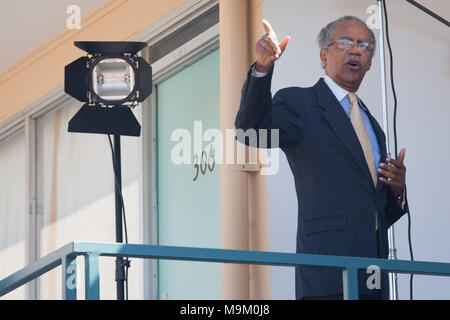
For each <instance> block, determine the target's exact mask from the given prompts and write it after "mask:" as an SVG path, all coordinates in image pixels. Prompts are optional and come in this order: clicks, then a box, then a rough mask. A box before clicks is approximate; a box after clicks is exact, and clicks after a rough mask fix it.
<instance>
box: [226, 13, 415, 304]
mask: <svg viewBox="0 0 450 320" xmlns="http://www.w3.org/2000/svg"><path fill="white" fill-rule="evenodd" d="M263 26H264V28H265V30H266V34H265V35H264V36H263V37H262V38H261V39H260V40H259V41H258V42H257V44H256V57H257V59H256V63H255V64H254V65H253V66H252V67H251V69H250V71H249V74H248V78H247V80H246V82H245V84H244V87H243V89H242V99H241V105H240V108H239V112H238V114H237V117H236V122H235V125H236V128H237V129H243V130H248V129H256V130H258V129H268V130H274V129H276V130H279V137H280V139H279V147H280V148H281V149H282V150H283V151H284V152H285V154H286V157H287V159H288V162H289V165H290V168H291V170H292V173H293V175H294V180H295V188H296V192H297V199H298V226H297V252H298V253H313V254H329V255H343V256H358V257H374V258H375V257H376V258H387V257H388V240H387V230H388V228H389V227H390V226H391V225H392V224H393V223H394V222H395V221H397V220H398V219H399V218H400V217H401V216H402V215H403V214H405V213H406V211H407V208H404V201H403V192H404V186H405V172H406V168H405V166H404V164H403V161H404V158H405V150H404V149H402V150H401V151H400V153H399V155H398V158H397V160H395V159H388V158H387V153H386V144H385V135H384V133H383V131H382V129H381V128H380V126H379V124H378V123H377V121H376V120H375V118H373V117H372V115H371V114H370V113H369V110H368V108H367V107H366V106H365V104H364V103H363V102H362V100H361V99H359V98H358V96H357V94H356V92H357V90H358V88H359V86H360V84H361V82H362V80H363V78H364V75H365V74H366V72H367V71H368V70H369V69H370V67H371V61H372V58H373V55H374V52H375V47H376V43H375V37H374V35H373V32H372V31H371V30H370V29H369V28H368V27H367V25H366V24H365V23H364V22H363V21H362V20H360V19H358V18H356V17H353V16H346V17H343V18H340V19H338V20H336V21H333V22H331V23H329V24H328V25H327V26H326V27H325V28H323V29H322V30H321V31H320V33H319V36H318V42H319V46H320V59H321V62H322V65H323V68H324V70H325V75H324V77H323V78H321V79H320V80H319V81H318V82H317V83H316V84H315V85H314V86H313V87H310V88H299V87H291V88H285V89H282V90H280V91H278V92H277V94H276V95H275V96H274V97H273V98H272V95H271V91H270V86H271V78H272V73H273V69H274V63H275V61H277V60H278V59H279V58H280V57H281V55H282V54H283V52H284V51H285V49H286V46H287V45H288V43H289V41H290V38H289V37H284V38H283V39H282V41H281V42H278V40H277V37H276V35H275V32H274V31H273V29H272V27H271V26H270V24H269V23H268V22H267V21H265V20H263ZM238 139H239V137H238ZM242 142H245V143H247V144H249V143H250V142H249V141H248V140H245V141H242ZM258 143H259V141H258ZM258 145H259V144H258ZM261 146H264V147H277V146H270V145H268V146H267V145H266V144H265V143H264V144H263V143H261ZM369 276H371V274H367V273H366V272H365V270H360V272H359V293H360V298H361V299H387V298H388V292H389V288H388V286H389V284H388V281H387V275H386V274H384V273H382V277H381V285H379V286H376V285H375V288H373V287H374V286H368V285H367V279H368V277H369ZM296 297H297V299H311V298H312V299H342V298H343V281H342V271H340V270H334V269H327V268H312V267H297V268H296Z"/></svg>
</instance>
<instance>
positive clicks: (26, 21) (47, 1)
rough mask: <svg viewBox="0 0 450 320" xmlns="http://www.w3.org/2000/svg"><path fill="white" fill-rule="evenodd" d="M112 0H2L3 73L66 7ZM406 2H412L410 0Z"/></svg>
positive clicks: (430, 2) (438, 6) (51, 31)
mask: <svg viewBox="0 0 450 320" xmlns="http://www.w3.org/2000/svg"><path fill="white" fill-rule="evenodd" d="M108 1H109V0H0V39H1V40H2V45H1V51H0V73H2V72H3V71H5V70H7V69H8V68H10V67H12V66H13V65H15V64H16V63H18V62H19V61H20V60H21V59H23V58H25V57H26V56H27V55H29V54H31V53H32V52H33V51H34V50H36V49H38V48H39V47H41V46H42V45H44V44H45V43H46V42H48V41H50V40H51V39H53V38H55V37H56V36H58V35H59V34H61V33H63V32H64V31H66V30H67V27H66V21H67V19H68V18H69V16H70V15H69V14H67V13H66V11H67V8H68V7H69V6H70V5H78V6H79V7H80V9H81V16H82V17H85V16H88V15H89V14H90V13H92V12H93V11H95V10H96V9H98V8H99V7H101V6H102V5H104V4H105V3H107V2H108ZM448 1H449V0H418V2H420V3H422V4H423V5H425V6H427V7H428V8H429V9H431V10H433V11H435V12H436V13H438V14H439V15H441V16H442V17H444V18H446V19H449V18H450V12H448V9H446V8H448V7H447V5H448ZM374 3H375V0H374ZM404 5H405V6H410V4H408V3H407V2H406V1H405V3H404ZM418 14H419V13H418ZM422 14H425V13H422ZM430 19H431V18H430ZM430 21H431V20H430ZM430 23H431V22H430ZM435 23H438V22H435ZM81 27H83V25H81Z"/></svg>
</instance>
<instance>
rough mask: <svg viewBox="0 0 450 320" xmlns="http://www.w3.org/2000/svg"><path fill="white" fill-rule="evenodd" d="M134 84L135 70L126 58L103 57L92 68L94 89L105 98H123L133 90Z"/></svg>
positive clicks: (117, 99)
mask: <svg viewBox="0 0 450 320" xmlns="http://www.w3.org/2000/svg"><path fill="white" fill-rule="evenodd" d="M134 86H135V74H134V70H133V68H132V67H131V65H130V64H129V63H128V62H127V61H126V60H124V59H120V58H106V59H103V60H101V61H99V62H98V63H97V64H96V65H95V66H94V69H93V70H92V89H93V90H94V93H95V94H96V95H97V96H98V97H99V98H101V99H103V100H107V101H120V100H123V99H125V98H126V97H128V96H129V95H130V94H131V93H132V92H133V90H134Z"/></svg>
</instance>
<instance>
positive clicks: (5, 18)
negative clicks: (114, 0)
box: [0, 0, 109, 73]
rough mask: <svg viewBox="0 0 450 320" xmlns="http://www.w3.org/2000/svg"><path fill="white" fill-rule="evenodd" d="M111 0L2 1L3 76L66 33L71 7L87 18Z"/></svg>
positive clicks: (0, 8)
mask: <svg viewBox="0 0 450 320" xmlns="http://www.w3.org/2000/svg"><path fill="white" fill-rule="evenodd" d="M108 1H109V0H0V39H1V41H2V45H1V51H0V52H1V53H0V73H2V72H3V71H5V70H7V69H8V68H10V67H12V66H13V65H15V64H16V63H17V62H19V61H20V60H21V59H23V58H25V57H26V56H27V55H29V54H31V53H32V52H33V51H34V50H36V49H38V48H39V47H41V46H42V45H44V44H45V43H46V42H48V41H50V40H51V39H53V38H55V37H56V36H58V35H59V34H61V33H63V32H64V31H66V30H67V27H66V21H67V19H68V18H69V16H70V14H68V13H66V11H67V8H68V7H69V6H70V5H77V6H79V7H80V10H81V16H82V17H85V16H88V15H89V14H90V13H92V12H93V11H95V10H96V9H98V8H99V7H101V6H102V5H104V4H105V3H107V2H108ZM82 27H83V25H81V28H82Z"/></svg>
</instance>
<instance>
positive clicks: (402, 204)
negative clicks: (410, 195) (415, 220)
mask: <svg viewBox="0 0 450 320" xmlns="http://www.w3.org/2000/svg"><path fill="white" fill-rule="evenodd" d="M405 191H406V190H405V188H404V187H403V193H402V195H401V196H400V197H398V198H397V204H398V205H399V206H400V208H401V209H402V210H405V202H406V201H405V198H406V197H405Z"/></svg>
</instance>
